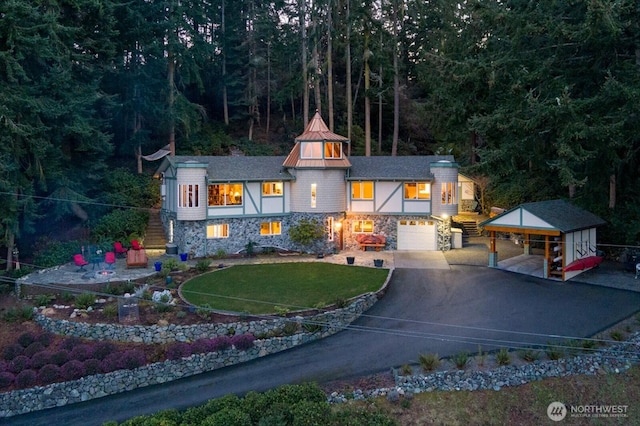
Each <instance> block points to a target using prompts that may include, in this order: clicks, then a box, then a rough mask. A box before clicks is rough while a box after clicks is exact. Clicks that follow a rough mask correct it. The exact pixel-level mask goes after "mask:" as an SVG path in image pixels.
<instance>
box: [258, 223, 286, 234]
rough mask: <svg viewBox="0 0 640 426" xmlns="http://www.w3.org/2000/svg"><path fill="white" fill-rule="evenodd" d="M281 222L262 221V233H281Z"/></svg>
mask: <svg viewBox="0 0 640 426" xmlns="http://www.w3.org/2000/svg"><path fill="white" fill-rule="evenodd" d="M280 228H281V226H280V222H262V223H261V224H260V235H280Z"/></svg>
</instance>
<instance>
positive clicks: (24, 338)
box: [16, 331, 36, 348]
mask: <svg viewBox="0 0 640 426" xmlns="http://www.w3.org/2000/svg"><path fill="white" fill-rule="evenodd" d="M35 336H36V335H35V334H34V333H31V332H30V331H28V332H26V333H22V334H21V335H20V336H18V338H17V339H16V342H17V343H18V344H19V345H20V346H22V347H23V348H26V347H27V346H29V345H30V344H32V343H33V342H35Z"/></svg>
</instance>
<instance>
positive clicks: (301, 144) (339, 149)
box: [282, 111, 351, 213]
mask: <svg viewBox="0 0 640 426" xmlns="http://www.w3.org/2000/svg"><path fill="white" fill-rule="evenodd" d="M348 143H349V140H348V139H347V138H345V137H344V136H340V135H337V134H335V133H333V132H332V131H330V130H329V128H328V127H327V125H326V124H325V122H324V121H323V120H322V117H321V116H320V113H319V112H317V111H316V114H315V115H314V116H313V119H311V121H310V122H309V124H308V125H307V127H306V128H305V130H304V132H303V133H302V134H301V135H300V136H298V137H297V138H296V139H295V145H294V147H293V149H292V150H291V152H290V153H289V155H288V156H287V158H286V159H285V160H284V163H283V164H282V165H283V167H285V168H286V169H288V170H289V172H290V173H291V174H292V175H293V176H295V179H296V180H295V182H293V183H292V185H291V187H292V188H291V189H292V193H291V211H293V212H309V213H327V212H341V211H344V210H345V209H346V204H345V200H346V185H345V181H344V179H345V175H346V170H347V169H348V168H349V167H351V163H350V162H349V160H348V159H347V156H346V155H345V146H346V144H348Z"/></svg>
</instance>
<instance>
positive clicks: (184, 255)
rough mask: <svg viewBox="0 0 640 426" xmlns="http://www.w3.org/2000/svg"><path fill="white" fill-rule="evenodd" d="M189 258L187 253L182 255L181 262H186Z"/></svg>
mask: <svg viewBox="0 0 640 426" xmlns="http://www.w3.org/2000/svg"><path fill="white" fill-rule="evenodd" d="M187 258H188V255H187V253H180V260H182V261H183V262H186V261H187Z"/></svg>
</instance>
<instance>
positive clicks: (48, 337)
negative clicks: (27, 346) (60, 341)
mask: <svg viewBox="0 0 640 426" xmlns="http://www.w3.org/2000/svg"><path fill="white" fill-rule="evenodd" d="M55 338H56V335H55V334H53V333H51V332H49V331H45V332H44V333H40V334H37V335H36V336H35V341H36V342H40V343H42V344H43V345H44V346H45V347H47V348H48V347H49V346H51V344H52V343H53V341H54V340H55Z"/></svg>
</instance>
